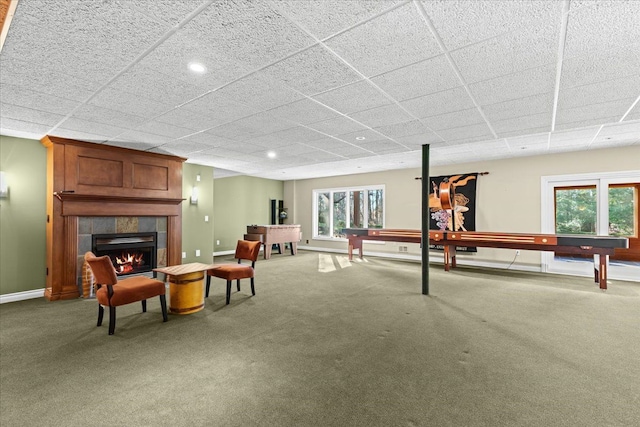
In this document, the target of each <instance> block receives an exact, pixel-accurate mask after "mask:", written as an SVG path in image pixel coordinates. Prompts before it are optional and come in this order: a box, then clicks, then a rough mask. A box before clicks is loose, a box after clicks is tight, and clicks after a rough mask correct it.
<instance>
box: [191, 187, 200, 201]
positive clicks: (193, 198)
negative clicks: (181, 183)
mask: <svg viewBox="0 0 640 427" xmlns="http://www.w3.org/2000/svg"><path fill="white" fill-rule="evenodd" d="M191 204H192V205H197V204H198V187H196V186H195V185H194V186H193V189H192V190H191Z"/></svg>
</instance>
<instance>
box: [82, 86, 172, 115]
mask: <svg viewBox="0 0 640 427" xmlns="http://www.w3.org/2000/svg"><path fill="white" fill-rule="evenodd" d="M89 104H90V105H95V106H98V107H102V108H107V109H108V108H110V107H113V106H114V105H117V106H118V109H119V110H120V111H122V112H123V113H125V114H131V115H133V116H138V117H141V118H145V119H150V118H153V117H155V116H158V115H160V114H162V113H165V112H167V111H168V110H170V109H171V108H170V107H168V106H167V105H164V104H162V103H159V102H157V101H153V100H150V99H146V98H142V97H140V96H137V95H134V94H132V93H128V92H123V91H121V90H115V89H111V88H106V89H105V90H103V91H102V92H100V93H98V94H97V95H96V96H95V97H94V98H93V99H91V100H90V101H89Z"/></svg>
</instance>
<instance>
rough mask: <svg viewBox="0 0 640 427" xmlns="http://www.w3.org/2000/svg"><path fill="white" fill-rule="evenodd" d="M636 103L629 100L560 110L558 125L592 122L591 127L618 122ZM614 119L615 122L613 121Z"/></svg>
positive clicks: (632, 99) (631, 99)
mask: <svg viewBox="0 0 640 427" xmlns="http://www.w3.org/2000/svg"><path fill="white" fill-rule="evenodd" d="M634 101H635V98H628V99H620V100H616V101H610V102H600V103H598V104H591V105H584V106H580V107H576V108H564V109H559V110H558V116H557V119H556V124H558V125H564V124H570V123H576V122H591V123H590V125H596V124H600V123H609V122H611V121H618V120H620V119H621V118H622V116H623V115H624V113H625V112H626V111H627V110H628V109H629V106H630V105H631V104H633V102H634ZM612 118H613V120H611V119H612ZM574 127H583V126H574Z"/></svg>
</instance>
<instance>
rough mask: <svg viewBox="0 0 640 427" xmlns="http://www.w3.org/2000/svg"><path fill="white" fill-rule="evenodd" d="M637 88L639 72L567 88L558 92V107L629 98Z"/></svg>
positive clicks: (563, 107)
mask: <svg viewBox="0 0 640 427" xmlns="http://www.w3.org/2000/svg"><path fill="white" fill-rule="evenodd" d="M638 88H640V73H639V74H638V75H636V76H630V77H623V78H619V79H614V80H607V81H603V82H598V83H593V84H587V85H582V86H577V87H572V88H567V89H564V90H562V91H561V92H560V97H559V98H558V108H559V109H567V108H576V107H583V106H586V105H591V104H598V103H601V102H607V101H615V100H618V99H620V98H623V99H624V98H629V95H632V94H634V93H635V92H638ZM629 106H631V103H630V104H629Z"/></svg>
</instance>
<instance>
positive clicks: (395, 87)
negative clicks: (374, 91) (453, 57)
mask: <svg viewBox="0 0 640 427" xmlns="http://www.w3.org/2000/svg"><path fill="white" fill-rule="evenodd" d="M371 81H372V82H373V83H374V84H376V85H378V86H379V87H380V89H382V90H383V91H385V92H386V93H388V94H389V95H391V96H392V97H393V98H394V99H395V100H398V101H403V100H406V99H411V98H416V97H418V96H422V95H427V94H430V93H435V92H440V91H443V90H446V89H451V88H454V87H457V86H460V85H461V82H460V80H459V79H458V77H457V76H456V74H455V72H454V71H453V69H452V68H451V65H450V64H449V61H448V60H447V58H446V56H445V55H439V56H436V57H434V58H430V59H427V60H424V61H421V62H418V63H415V64H411V65H409V66H406V67H402V68H397V69H395V70H393V71H390V72H388V73H385V74H381V75H379V76H376V77H374V78H372V79H371Z"/></svg>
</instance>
